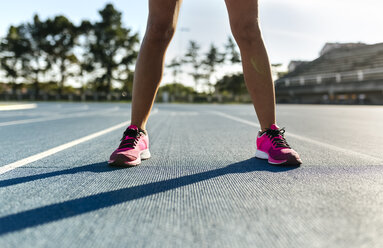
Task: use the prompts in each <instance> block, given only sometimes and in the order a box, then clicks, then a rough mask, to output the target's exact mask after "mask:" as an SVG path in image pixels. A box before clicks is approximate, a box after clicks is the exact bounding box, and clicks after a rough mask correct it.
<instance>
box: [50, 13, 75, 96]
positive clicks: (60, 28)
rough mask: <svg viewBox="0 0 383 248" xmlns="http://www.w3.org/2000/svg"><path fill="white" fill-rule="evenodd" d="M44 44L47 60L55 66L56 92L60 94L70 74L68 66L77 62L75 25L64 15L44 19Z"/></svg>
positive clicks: (70, 66) (71, 66)
mask: <svg viewBox="0 0 383 248" xmlns="http://www.w3.org/2000/svg"><path fill="white" fill-rule="evenodd" d="M45 28H46V37H45V40H46V45H45V46H44V49H45V50H46V52H47V54H48V59H49V62H50V63H51V64H52V65H55V66H56V70H57V71H56V74H57V75H59V80H58V82H57V85H58V93H59V96H61V95H62V90H63V88H64V83H65V81H66V79H67V78H68V77H69V76H71V75H72V74H71V73H70V68H73V65H74V64H77V63H78V59H77V56H76V55H75V53H74V51H73V49H74V46H75V41H76V38H77V36H78V32H77V29H76V27H75V26H74V25H73V23H72V22H70V21H69V20H68V19H67V18H66V17H64V16H56V17H55V18H54V19H48V20H47V21H46V27H45Z"/></svg>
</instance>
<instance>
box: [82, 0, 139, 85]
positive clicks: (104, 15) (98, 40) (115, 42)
mask: <svg viewBox="0 0 383 248" xmlns="http://www.w3.org/2000/svg"><path fill="white" fill-rule="evenodd" d="M99 13H100V15H101V21H100V22H96V23H94V24H93V25H90V26H89V25H88V27H87V24H83V25H84V26H83V27H82V28H81V29H85V30H86V31H88V34H89V35H90V36H91V38H90V39H89V43H88V45H89V51H90V54H91V57H90V60H91V62H92V63H93V64H94V66H95V67H96V69H101V70H102V71H103V73H101V75H100V76H99V77H98V78H97V79H96V81H95V82H96V89H97V90H98V91H105V92H109V91H110V89H111V87H112V81H118V82H124V81H127V80H129V74H130V72H131V71H130V68H129V66H130V65H132V64H133V63H134V62H135V60H136V58H137V54H138V51H137V50H136V46H137V45H138V42H139V39H138V34H132V35H131V34H130V33H131V30H130V29H127V28H125V27H123V26H122V23H121V12H119V11H117V10H116V9H115V8H114V7H113V5H112V4H107V5H106V6H105V8H104V9H102V10H101V11H99Z"/></svg>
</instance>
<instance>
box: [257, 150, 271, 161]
mask: <svg viewBox="0 0 383 248" xmlns="http://www.w3.org/2000/svg"><path fill="white" fill-rule="evenodd" d="M255 157H256V158H260V159H269V154H267V153H266V152H262V151H260V150H256V151H255Z"/></svg>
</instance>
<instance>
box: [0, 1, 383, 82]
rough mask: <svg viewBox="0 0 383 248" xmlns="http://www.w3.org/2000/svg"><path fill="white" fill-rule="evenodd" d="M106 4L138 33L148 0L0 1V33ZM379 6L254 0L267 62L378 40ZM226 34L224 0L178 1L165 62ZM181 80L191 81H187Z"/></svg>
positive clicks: (382, 4) (381, 37)
mask: <svg viewBox="0 0 383 248" xmlns="http://www.w3.org/2000/svg"><path fill="white" fill-rule="evenodd" d="M158 1H160V0H158ZM237 1H241V0H237ZM107 3H113V4H114V6H115V7H116V8H117V9H118V10H119V11H121V12H122V13H123V23H124V25H125V26H127V27H129V28H131V29H132V30H133V31H134V32H138V33H139V35H140V37H141V38H142V37H143V35H144V33H145V27H146V20H147V14H148V1H147V0H113V1H104V0H92V1H85V0H76V1H75V0H66V1H52V0H33V1H27V0H12V1H3V2H2V3H1V7H0V37H3V36H4V35H5V34H6V32H7V29H8V27H9V26H10V25H18V24H20V23H22V22H26V21H31V20H32V16H33V15H34V14H35V13H38V14H39V15H40V17H41V18H42V19H45V18H47V17H52V16H55V15H58V14H63V15H65V16H67V17H68V18H69V19H71V20H72V21H73V22H74V23H76V24H78V23H80V21H81V20H83V19H88V20H98V19H99V15H98V10H100V9H102V8H103V7H104V6H105V4H107ZM382 9H383V1H381V0H363V1H360V0H259V19H260V23H261V29H262V34H263V38H264V41H265V45H266V48H267V51H268V54H269V57H270V62H271V63H282V64H283V65H284V67H286V66H287V64H288V63H289V61H290V60H313V59H315V58H317V57H318V53H319V51H320V49H321V48H322V47H323V45H324V44H325V43H326V42H364V43H367V44H374V43H380V42H383V32H382V29H383V15H382V13H381V11H382ZM185 29H187V30H188V31H184V30H185ZM230 35H231V31H230V26H229V21H228V16H227V11H226V6H225V3H224V0H183V3H182V7H181V11H180V16H179V21H178V26H177V30H176V33H175V36H174V37H173V40H172V43H171V44H170V46H169V48H168V52H167V55H166V63H169V62H170V60H171V59H172V58H173V57H175V56H179V55H181V54H184V52H185V50H186V48H187V45H188V41H189V40H195V41H197V42H198V43H200V44H201V46H202V51H203V52H206V50H207V49H208V47H209V45H210V44H211V43H214V44H215V45H217V46H219V47H222V46H223V44H224V43H225V42H226V41H227V37H228V36H230ZM165 72H166V74H165V77H164V80H163V81H165V82H166V81H171V76H170V74H171V73H170V72H169V71H166V70H165ZM183 80H184V81H185V83H186V84H191V82H190V79H186V78H185V79H183Z"/></svg>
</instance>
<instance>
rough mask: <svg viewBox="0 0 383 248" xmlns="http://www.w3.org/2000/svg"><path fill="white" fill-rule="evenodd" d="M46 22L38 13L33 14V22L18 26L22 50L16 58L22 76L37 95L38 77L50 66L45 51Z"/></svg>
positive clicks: (36, 95)
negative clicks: (32, 86) (18, 61)
mask: <svg viewBox="0 0 383 248" xmlns="http://www.w3.org/2000/svg"><path fill="white" fill-rule="evenodd" d="M45 25H46V23H44V22H41V21H40V18H39V16H38V15H35V16H34V18H33V22H31V23H26V24H22V25H20V26H19V27H18V31H19V35H20V40H21V46H22V50H23V52H22V53H20V54H19V57H18V59H19V60H20V62H21V72H22V76H23V77H24V78H25V79H26V80H27V81H31V82H33V85H34V91H35V92H34V93H35V97H36V98H37V97H38V95H39V89H40V88H39V83H40V77H41V76H42V75H44V74H45V73H46V72H47V71H48V70H49V69H50V68H51V64H50V63H49V62H48V59H47V53H46V45H47V44H46V39H45V37H46V35H47V33H46V31H47V29H46V26H45Z"/></svg>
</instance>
